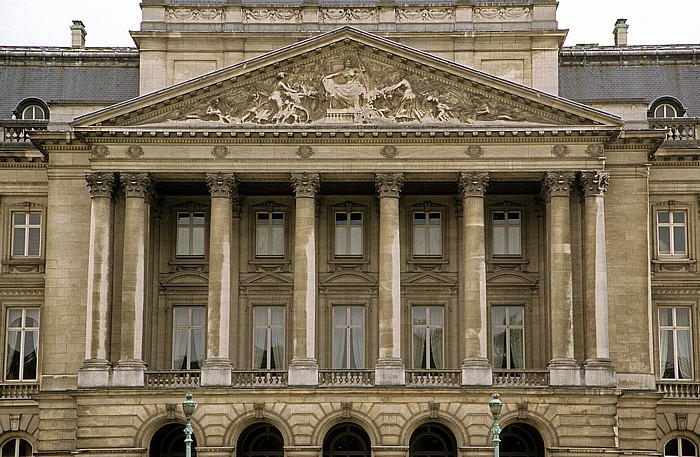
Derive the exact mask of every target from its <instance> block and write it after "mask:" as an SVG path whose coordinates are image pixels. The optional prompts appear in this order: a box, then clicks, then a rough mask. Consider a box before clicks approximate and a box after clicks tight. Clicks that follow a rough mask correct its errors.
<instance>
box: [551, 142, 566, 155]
mask: <svg viewBox="0 0 700 457" xmlns="http://www.w3.org/2000/svg"><path fill="white" fill-rule="evenodd" d="M569 154H570V152H569V147H568V146H567V145H565V144H557V145H556V146H554V147H552V155H553V156H554V157H566V156H568V155H569Z"/></svg>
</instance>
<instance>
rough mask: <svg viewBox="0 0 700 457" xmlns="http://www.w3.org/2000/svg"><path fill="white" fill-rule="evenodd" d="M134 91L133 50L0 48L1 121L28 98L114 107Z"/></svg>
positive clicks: (136, 75)
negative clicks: (78, 101)
mask: <svg viewBox="0 0 700 457" xmlns="http://www.w3.org/2000/svg"><path fill="white" fill-rule="evenodd" d="M138 92H139V57H138V52H137V51H136V49H134V48H87V49H85V50H76V49H72V48H49V47H0V119H9V118H11V117H12V112H13V111H14V109H15V108H16V107H17V104H18V103H19V102H21V101H22V100H24V99H26V98H29V97H33V98H39V99H41V100H43V101H44V102H46V103H48V102H50V101H52V100H71V101H72V100H90V101H98V102H107V103H116V102H118V101H122V100H127V99H130V98H134V97H136V96H138Z"/></svg>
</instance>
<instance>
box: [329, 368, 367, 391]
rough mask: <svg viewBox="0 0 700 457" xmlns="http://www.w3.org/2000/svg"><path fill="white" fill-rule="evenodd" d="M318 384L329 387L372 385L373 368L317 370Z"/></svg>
mask: <svg viewBox="0 0 700 457" xmlns="http://www.w3.org/2000/svg"><path fill="white" fill-rule="evenodd" d="M318 385H319V386H329V387H346V386H347V387H354V386H373V385H374V370H319V371H318Z"/></svg>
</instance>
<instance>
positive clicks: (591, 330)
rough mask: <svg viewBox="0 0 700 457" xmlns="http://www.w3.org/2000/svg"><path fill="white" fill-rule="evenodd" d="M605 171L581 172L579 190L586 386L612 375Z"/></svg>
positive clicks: (604, 382)
mask: <svg viewBox="0 0 700 457" xmlns="http://www.w3.org/2000/svg"><path fill="white" fill-rule="evenodd" d="M609 180H610V175H609V174H608V173H606V172H597V171H595V172H584V173H581V186H582V188H583V196H584V199H583V200H584V203H583V267H584V268H583V287H584V304H585V315H586V360H585V362H584V369H585V376H586V384H587V385H611V384H613V383H614V373H613V371H612V363H611V362H610V349H609V346H608V274H607V266H606V252H605V191H606V190H607V188H608V182H609Z"/></svg>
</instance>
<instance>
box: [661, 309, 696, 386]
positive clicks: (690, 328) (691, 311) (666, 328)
mask: <svg viewBox="0 0 700 457" xmlns="http://www.w3.org/2000/svg"><path fill="white" fill-rule="evenodd" d="M681 308H682V309H686V310H688V318H689V325H688V326H681V327H680V328H679V326H677V325H676V321H677V319H676V315H677V312H676V310H677V309H681ZM663 309H672V310H673V311H672V319H673V323H672V325H670V326H664V328H662V326H661V315H660V313H661V310H663ZM694 310H695V306H693V304H691V303H659V304H657V306H656V313H655V316H654V319H655V320H656V331H655V335H654V338H655V340H656V341H655V342H654V344H655V346H656V349H657V351H656V353H657V354H658V363H657V364H656V366H657V368H658V370H659V372H658V380H659V382H687V381H693V380H694V379H695V360H694V358H695V347H694V345H695V338H694V326H695V322H694V320H693V315H694ZM678 330H682V331H688V333H689V335H690V344H689V349H690V356H689V360H690V377H689V378H680V377H678V375H679V363H678V350H677V347H678V337H677V331H678ZM662 331H672V332H673V344H674V347H673V356H674V360H673V364H674V377H673V378H665V377H663V376H664V371H665V369H664V367H663V366H662V357H661V333H662Z"/></svg>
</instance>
